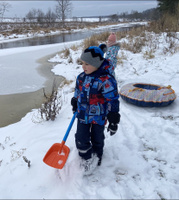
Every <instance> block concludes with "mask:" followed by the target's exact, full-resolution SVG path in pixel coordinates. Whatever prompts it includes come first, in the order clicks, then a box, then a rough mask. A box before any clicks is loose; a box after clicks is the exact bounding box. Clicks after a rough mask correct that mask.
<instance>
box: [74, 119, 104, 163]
mask: <svg viewBox="0 0 179 200" xmlns="http://www.w3.org/2000/svg"><path fill="white" fill-rule="evenodd" d="M104 139H105V137H104V126H101V125H98V124H83V123H80V122H79V120H78V123H77V132H76V134H75V142H76V147H77V149H78V151H79V156H80V157H81V158H83V159H85V160H87V159H90V158H91V156H92V154H93V153H94V154H96V155H97V157H98V158H101V157H102V155H103V147H104Z"/></svg>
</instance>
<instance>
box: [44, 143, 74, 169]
mask: <svg viewBox="0 0 179 200" xmlns="http://www.w3.org/2000/svg"><path fill="white" fill-rule="evenodd" d="M69 153H70V149H69V148H68V147H67V146H66V145H65V144H63V143H55V144H53V145H52V146H51V148H50V149H49V150H48V151H47V153H46V155H45V156H44V159H43V162H44V163H45V164H47V165H49V166H51V167H54V168H56V169H62V168H63V166H64V165H65V163H66V161H67V158H68V155H69Z"/></svg>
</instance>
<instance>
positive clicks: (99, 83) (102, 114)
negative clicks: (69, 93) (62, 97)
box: [74, 46, 119, 125]
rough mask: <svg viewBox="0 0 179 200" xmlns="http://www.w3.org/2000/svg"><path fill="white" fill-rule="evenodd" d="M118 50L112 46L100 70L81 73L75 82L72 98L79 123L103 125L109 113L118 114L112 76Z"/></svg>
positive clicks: (115, 83) (114, 81)
mask: <svg viewBox="0 0 179 200" xmlns="http://www.w3.org/2000/svg"><path fill="white" fill-rule="evenodd" d="M118 50H119V47H118V46H112V47H110V48H109V50H108V51H107V53H106V55H107V57H106V59H105V60H104V62H103V63H102V65H101V66H100V68H99V69H98V70H97V71H95V72H93V73H91V74H88V75H87V74H85V73H84V72H82V73H81V74H79V75H78V77H77V80H76V87H75V93H74V97H75V98H76V99H77V105H78V114H77V118H78V119H79V120H80V122H81V123H85V124H89V123H92V124H99V125H104V124H105V122H106V116H107V114H108V113H109V112H119V93H118V89H117V82H116V80H115V78H114V76H113V74H114V69H115V68H116V63H117V59H116V56H114V55H111V54H112V53H114V52H115V55H117V52H118Z"/></svg>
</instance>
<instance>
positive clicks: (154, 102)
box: [119, 83, 176, 107]
mask: <svg viewBox="0 0 179 200" xmlns="http://www.w3.org/2000/svg"><path fill="white" fill-rule="evenodd" d="M119 93H120V95H121V98H122V99H123V100H125V101H127V102H128V103H132V104H135V105H137V106H143V107H160V106H168V105H170V104H171V103H172V102H173V101H174V100H175V99H176V94H175V91H174V90H173V89H172V88H171V86H170V85H169V86H167V87H164V86H160V85H154V84H146V83H129V84H126V85H124V86H123V87H122V88H121V90H120V92H119Z"/></svg>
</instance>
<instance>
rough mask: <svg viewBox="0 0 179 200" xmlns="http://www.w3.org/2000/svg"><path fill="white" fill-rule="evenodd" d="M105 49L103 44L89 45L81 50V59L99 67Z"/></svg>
mask: <svg viewBox="0 0 179 200" xmlns="http://www.w3.org/2000/svg"><path fill="white" fill-rule="evenodd" d="M106 51H107V46H106V45H105V44H100V45H99V47H96V46H91V47H89V48H87V49H85V50H84V51H83V53H82V54H81V57H80V58H81V60H83V61H84V62H86V63H88V64H90V65H92V66H93V67H96V68H99V67H100V66H101V64H102V63H103V61H104V57H103V56H104V53H105V52H106Z"/></svg>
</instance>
